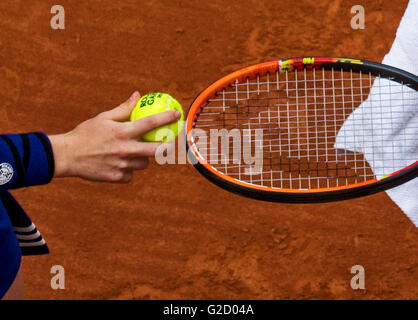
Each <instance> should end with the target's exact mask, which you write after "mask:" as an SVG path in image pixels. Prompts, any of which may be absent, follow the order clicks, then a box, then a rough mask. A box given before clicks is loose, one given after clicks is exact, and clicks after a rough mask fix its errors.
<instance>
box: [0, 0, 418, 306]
mask: <svg viewBox="0 0 418 320" xmlns="http://www.w3.org/2000/svg"><path fill="white" fill-rule="evenodd" d="M357 2H358V1H332V4H329V3H330V1H318V0H315V1H307V0H305V1H290V0H282V1H264V0H257V1H247V2H243V1H237V0H231V1H227V2H225V1H211V2H210V3H208V4H204V2H202V1H187V2H186V1H162V0H156V1H120V2H115V1H108V2H107V4H104V3H103V2H101V1H88V2H86V1H83V2H75V1H71V2H70V1H60V4H61V5H63V6H64V8H65V10H66V29H65V30H52V29H51V28H50V25H49V20H50V18H51V16H52V15H51V14H50V8H51V6H52V5H54V4H56V3H55V1H1V3H0V61H1V67H0V125H1V132H24V131H35V130H43V131H45V132H47V133H49V134H53V133H61V132H65V131H67V130H70V129H72V128H73V127H74V126H75V125H77V124H78V123H79V122H81V121H83V120H85V119H87V118H89V117H92V116H94V115H95V114H97V113H99V112H101V111H103V110H106V109H109V108H111V107H113V106H115V105H117V104H119V103H120V102H122V101H123V100H125V99H126V98H127V97H129V95H130V94H131V93H132V92H133V91H134V90H135V89H139V90H140V92H141V93H147V92H151V91H165V92H170V93H171V94H173V96H175V97H176V98H177V99H178V100H179V101H180V102H181V103H182V104H183V105H184V107H185V108H187V107H188V106H189V105H190V103H191V101H192V100H193V98H194V97H195V96H196V95H197V94H198V93H199V92H200V91H201V90H202V89H203V88H205V87H206V86H207V85H209V84H210V83H212V82H213V81H214V80H217V79H218V78H220V77H221V76H223V75H225V74H227V73H229V72H231V71H233V70H234V69H238V68H241V67H244V66H247V65H251V64H254V63H257V62H262V61H269V60H273V59H278V58H287V57H293V56H306V55H324V56H327V55H328V56H348V57H354V58H356V57H357V58H364V59H369V60H374V61H381V59H382V58H383V56H384V54H385V53H386V52H387V51H388V50H389V48H390V46H391V44H392V41H393V39H394V36H395V32H396V29H397V26H398V24H399V21H400V18H401V16H402V14H403V12H404V10H405V7H406V3H407V1H405V0H402V1H389V0H387V1H386V0H385V1H382V0H380V1H371V0H368V1H366V0H364V1H362V2H361V3H362V5H363V6H364V8H365V12H366V28H365V30H352V29H351V28H350V19H351V17H352V15H351V14H350V8H351V6H352V5H355V4H358V3H357ZM13 194H14V195H15V196H16V197H17V199H18V200H19V201H20V202H21V204H22V205H23V206H24V208H25V209H26V210H27V212H28V213H29V214H30V215H31V217H32V218H33V220H34V221H35V223H36V224H37V226H38V228H39V229H40V230H41V232H42V234H43V235H44V237H45V238H46V240H47V242H48V245H49V247H50V249H51V254H50V255H47V256H40V257H25V258H24V259H23V270H24V277H25V283H26V296H27V298H29V299H113V298H122V299H132V298H134V299H156V298H159V299H168V298H185V299H198V298H214V299H223V298H226V299H230V298H231V299H232V298H233V299H239V298H256V299H265V298H268V299H270V298H274V299H311V298H315V299H322V298H327V299H328V298H329V299H342V298H348V299H351V298H355V299H383V298H395V299H398V298H406V299H416V298H418V230H417V229H416V228H415V227H414V225H413V224H412V223H411V222H410V221H409V220H408V219H407V217H406V216H405V215H404V214H403V213H402V212H401V210H400V209H399V208H398V207H397V206H396V205H394V203H393V202H392V201H391V200H390V199H389V197H388V196H387V195H386V194H385V193H381V194H378V195H374V196H369V197H366V198H361V199H357V200H351V201H345V202H336V203H329V204H321V205H287V204H272V203H263V202H258V201H255V200H250V199H245V198H242V197H240V196H237V195H233V194H230V193H228V192H226V191H223V190H221V189H219V188H217V187H215V186H214V185H212V184H211V183H209V182H207V181H206V180H205V179H204V178H202V177H201V176H200V175H199V174H198V173H197V172H196V171H195V170H194V169H193V167H192V166H191V165H189V164H188V165H167V166H159V165H157V164H155V163H153V164H152V165H151V166H150V168H149V169H148V170H147V171H143V172H138V173H137V174H136V176H135V180H134V182H133V183H131V184H128V185H115V184H107V183H101V184H98V183H92V182H86V181H82V180H79V179H59V180H54V181H53V182H52V183H51V184H49V185H47V186H42V187H35V188H30V189H23V190H17V191H14V192H13ZM56 264H59V265H62V266H64V268H65V271H66V289H65V290H57V291H54V290H52V289H51V287H50V278H51V276H52V275H51V274H50V268H51V266H53V265H56ZM356 264H360V265H362V266H364V268H365V270H366V290H363V291H362V290H359V291H354V290H352V289H351V288H350V279H351V277H352V276H353V275H351V274H350V268H351V267H352V266H353V265H356Z"/></svg>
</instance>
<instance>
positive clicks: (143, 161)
mask: <svg viewBox="0 0 418 320" xmlns="http://www.w3.org/2000/svg"><path fill="white" fill-rule="evenodd" d="M148 164H149V160H148V158H136V159H130V160H128V167H129V168H130V169H132V170H143V169H146V168H147V167H148Z"/></svg>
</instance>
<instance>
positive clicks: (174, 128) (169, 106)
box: [131, 92, 184, 142]
mask: <svg viewBox="0 0 418 320" xmlns="http://www.w3.org/2000/svg"><path fill="white" fill-rule="evenodd" d="M168 110H177V111H179V112H180V113H181V117H180V119H179V120H178V121H177V122H174V123H170V124H167V125H164V126H161V127H159V128H156V129H154V130H151V131H148V132H147V133H145V134H144V135H143V136H142V137H141V140H143V141H149V142H170V141H172V140H174V139H175V137H177V136H178V134H179V131H181V129H182V128H183V119H184V114H183V109H182V107H181V104H180V103H179V102H178V101H177V100H176V99H174V98H173V97H172V96H170V95H169V94H168V93H161V92H154V93H149V94H146V95H145V96H143V97H141V99H139V100H138V102H137V104H136V106H135V107H134V108H133V109H132V112H131V121H134V120H137V119H141V118H145V117H149V116H152V115H154V114H157V113H160V112H164V111H168Z"/></svg>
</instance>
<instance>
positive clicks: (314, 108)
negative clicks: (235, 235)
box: [194, 69, 418, 189]
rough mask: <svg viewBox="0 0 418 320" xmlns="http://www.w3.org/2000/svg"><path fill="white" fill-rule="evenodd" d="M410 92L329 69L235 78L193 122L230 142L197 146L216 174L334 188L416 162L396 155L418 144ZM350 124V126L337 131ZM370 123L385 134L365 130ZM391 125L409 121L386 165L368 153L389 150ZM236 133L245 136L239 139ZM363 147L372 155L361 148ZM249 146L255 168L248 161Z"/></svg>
mask: <svg viewBox="0 0 418 320" xmlns="http://www.w3.org/2000/svg"><path fill="white" fill-rule="evenodd" d="M405 87H406V86H404V85H402V84H399V83H397V82H393V81H388V80H386V79H381V78H380V77H374V76H372V75H371V74H362V73H361V72H360V73H353V72H346V71H343V70H331V71H327V70H325V69H320V70H313V71H307V70H306V69H305V70H303V71H296V70H295V72H291V73H289V72H285V73H279V72H276V73H275V74H269V73H268V74H267V75H266V76H264V77H260V76H257V77H256V79H253V80H249V79H247V80H246V81H243V82H238V81H235V82H234V83H231V84H230V85H229V86H228V87H226V88H224V89H222V90H221V91H219V92H217V94H216V95H215V96H214V97H212V98H211V99H209V100H208V101H207V104H206V105H205V106H204V108H202V109H201V110H200V113H199V114H198V116H197V118H196V120H195V124H194V127H195V128H197V129H203V130H205V131H206V132H208V136H209V135H210V134H209V131H210V130H218V132H220V131H222V130H226V132H227V139H226V140H224V144H223V145H222V142H221V143H220V144H219V145H212V144H210V143H208V142H207V141H204V140H203V141H201V143H200V141H199V138H198V137H197V143H196V146H197V148H198V150H199V152H200V153H201V154H202V155H203V156H204V158H206V159H207V160H208V162H209V163H210V164H211V165H212V166H213V167H215V168H216V169H217V170H218V171H220V172H222V173H225V174H227V175H229V176H231V177H234V178H236V179H239V180H241V181H245V182H248V183H252V184H257V185H262V186H268V187H272V188H297V189H311V188H330V187H334V186H337V187H338V186H343V185H350V184H355V183H359V182H363V181H367V180H370V179H375V178H376V176H382V175H385V174H390V173H392V172H394V171H396V170H397V169H399V168H398V167H399V163H400V162H402V163H404V166H406V165H408V164H410V163H413V162H415V161H416V159H408V158H407V157H405V156H404V152H399V150H400V149H401V151H405V150H407V149H408V148H412V147H413V146H414V145H415V144H416V135H415V134H416V132H417V130H418V121H417V117H415V118H414V117H408V116H407V115H406V114H405V107H408V106H416V105H417V97H416V94H415V95H413V94H410V91H408V93H407V94H404V92H405ZM408 89H409V88H408ZM388 91H389V93H388ZM388 104H395V105H397V106H399V107H396V108H387V105H388ZM360 105H363V107H364V108H366V107H367V108H366V109H365V110H366V112H363V114H362V116H361V117H360V116H358V115H356V113H355V112H354V111H355V110H356V109H357V108H358V107H359V106H360ZM376 117H378V120H376ZM347 120H350V121H351V123H352V125H351V126H350V127H345V128H344V130H343V132H342V134H341V133H339V131H340V129H341V127H342V126H343V124H344V123H345V122H346V121H347ZM369 123H370V124H371V125H372V126H373V125H376V124H377V126H379V129H380V130H375V129H376V128H368V127H367V125H368V124H369ZM394 123H407V124H408V126H407V127H406V129H405V130H404V131H405V132H404V133H403V134H402V135H400V137H401V138H400V139H401V140H402V141H395V142H394V144H392V146H390V147H389V148H387V147H386V148H379V152H380V153H381V154H383V156H384V158H385V159H386V160H387V161H384V162H382V161H378V160H375V159H374V158H373V157H374V156H373V155H374V152H370V150H371V151H373V149H374V148H375V146H376V145H379V146H384V145H385V143H386V142H385V139H386V138H387V134H388V133H387V132H388V131H389V130H393V125H394ZM236 129H237V130H238V131H239V132H240V134H241V135H240V137H239V138H237V139H236V140H234V137H233V135H231V132H232V131H233V130H236ZM369 129H370V130H369ZM256 130H260V131H261V132H262V134H261V135H260V136H257V135H256V134H255V133H256ZM224 133H225V131H224ZM215 138H216V140H217V137H215ZM211 139H212V137H211ZM219 140H222V137H220V139H219ZM238 140H239V141H238ZM225 141H226V142H225ZM337 142H338V146H337ZM359 144H362V145H366V148H368V149H369V152H365V151H364V150H357V149H356V146H357V145H359ZM395 144H399V145H400V146H398V145H395ZM245 148H247V149H249V150H250V151H251V152H247V154H248V153H249V154H250V157H249V158H250V160H251V163H248V161H246V159H244V158H245V157H244V156H243V154H244V155H245V152H243V149H245ZM257 148H258V149H261V152H259V153H257V152H256V151H254V150H257ZM365 155H367V159H366V156H365ZM369 162H370V163H372V165H373V171H372V170H371V166H370V164H369ZM254 163H261V164H262V165H261V168H260V167H258V168H255V166H254V165H253V164H254ZM391 163H392V164H391Z"/></svg>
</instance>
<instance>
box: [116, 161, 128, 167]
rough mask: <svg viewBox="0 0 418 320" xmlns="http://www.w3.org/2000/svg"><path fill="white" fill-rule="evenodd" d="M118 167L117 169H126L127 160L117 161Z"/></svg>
mask: <svg viewBox="0 0 418 320" xmlns="http://www.w3.org/2000/svg"><path fill="white" fill-rule="evenodd" d="M118 168H119V169H128V168H129V162H128V161H126V160H121V161H119V164H118Z"/></svg>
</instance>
